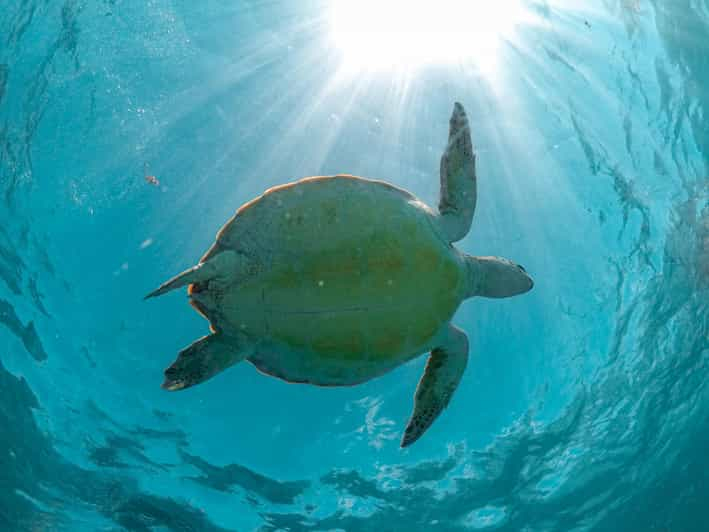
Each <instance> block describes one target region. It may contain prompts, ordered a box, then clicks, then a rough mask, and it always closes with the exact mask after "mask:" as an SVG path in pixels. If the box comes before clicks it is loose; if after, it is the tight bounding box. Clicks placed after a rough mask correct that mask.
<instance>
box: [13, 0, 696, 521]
mask: <svg viewBox="0 0 709 532" xmlns="http://www.w3.org/2000/svg"><path fill="white" fill-rule="evenodd" d="M525 6H526V9H527V11H528V13H530V14H531V15H532V20H533V22H530V23H527V24H525V25H523V26H521V27H519V28H518V30H517V32H516V34H515V37H514V39H513V40H511V41H509V42H507V44H506V45H504V46H503V47H502V49H501V51H500V57H499V63H498V68H497V72H496V73H495V75H494V76H490V75H483V74H482V73H480V72H479V71H478V70H477V69H476V67H475V65H472V64H469V65H443V64H441V65H428V66H425V67H423V68H420V69H418V70H416V71H415V72H405V71H396V72H394V71H392V72H387V71H380V72H376V73H370V74H367V75H364V74H362V75H359V76H356V75H354V76H353V75H344V76H339V75H338V69H339V65H340V60H341V56H340V52H338V50H337V49H336V48H334V46H333V44H332V42H331V40H330V38H329V34H328V30H327V16H326V14H327V5H326V3H324V2H318V1H314V0H309V1H303V2H285V1H284V2H266V1H259V2H256V1H253V2H246V1H232V2H227V1H217V0H204V1H199V2H197V1H187V0H150V1H140V2H139V1H121V0H103V1H98V0H96V1H88V0H62V1H60V0H55V1H52V0H3V2H2V4H1V5H0V530H8V531H15V530H18V531H54V530H57V531H64V530H68V531H96V530H104V531H122V530H131V531H134V530H135V531H165V530H169V531H217V530H219V531H221V530H261V531H269V530H292V531H299V530H322V531H325V530H345V531H348V532H349V531H399V530H401V531H418V530H433V531H462V530H495V531H498V530H500V531H511V532H516V531H529V532H532V531H559V532H569V531H586V530H593V531H623V532H631V531H643V532H645V531H665V532H669V531H671V532H677V531H678V532H683V531H699V532H701V531H703V530H709V510H707V504H708V503H709V458H708V456H707V454H708V451H709V387H708V386H707V377H708V376H709V366H708V364H709V339H708V337H709V2H707V1H706V0H693V1H690V0H672V1H659V0H647V1H645V0H639V1H632V0H623V1H621V0H605V1H600V0H599V1H590V0H589V1H587V2H583V1H574V2H566V3H563V4H562V3H561V2H552V1H541V0H540V1H536V0H534V1H527V2H525ZM374 16H375V15H374ZM451 16H455V14H451ZM456 100H457V101H460V102H462V103H463V104H464V105H465V107H466V110H467V113H468V116H469V119H470V122H471V126H472V130H473V140H474V143H475V145H476V148H477V151H478V174H479V192H478V194H479V202H478V210H477V213H476V217H475V220H474V223H473V227H472V230H471V232H470V234H469V235H468V236H467V237H466V238H465V239H464V240H463V241H461V242H459V244H458V246H459V248H461V249H462V250H464V251H466V252H468V253H473V254H480V255H487V254H496V255H502V256H506V257H509V258H510V259H512V260H515V261H517V262H519V263H521V264H524V266H525V267H526V269H527V270H528V271H529V272H530V273H531V274H532V275H533V276H534V278H535V281H536V285H535V288H534V290H533V291H532V292H530V293H529V294H526V295H524V296H521V297H517V298H511V299H507V300H499V301H493V300H483V299H475V300H470V301H467V302H465V303H464V304H463V305H462V306H461V308H460V310H459V311H458V313H457V315H456V318H455V322H456V324H458V325H459V326H460V327H462V328H463V329H464V330H465V331H466V332H467V333H468V334H469V336H470V339H471V342H470V343H471V359H470V362H469V364H468V368H467V371H466V374H465V376H464V378H463V380H462V382H461V385H460V387H459V388H458V390H457V392H456V394H455V396H454V398H453V400H452V402H451V404H450V406H449V407H448V409H447V410H446V411H445V412H444V414H443V415H442V416H441V417H440V418H439V420H438V421H436V423H435V424H434V425H433V427H432V428H431V429H430V430H429V431H428V433H427V434H426V435H425V437H423V438H422V439H421V440H420V441H418V442H417V443H416V444H415V445H414V446H412V447H411V448H408V449H406V450H400V449H399V446H398V441H399V438H400V436H401V431H402V430H403V427H404V425H405V422H406V419H407V417H408V414H409V411H410V409H411V403H412V395H413V391H414V388H415V385H416V382H417V381H418V378H419V375H420V373H421V371H422V368H423V364H424V362H425V357H421V358H420V359H417V360H415V361H413V362H411V363H409V364H407V365H405V366H403V367H400V368H398V369H397V370H395V371H393V372H391V373H389V374H387V375H385V376H383V377H381V378H379V379H376V380H374V381H371V382H369V383H366V384H364V385H362V386H358V387H352V388H340V389H322V388H316V387H310V386H305V385H289V384H286V383H283V382H281V381H279V380H276V379H271V378H267V377H265V376H263V375H261V374H259V373H258V372H257V371H256V370H255V369H254V368H253V367H251V366H250V365H249V364H240V365H238V366H235V367H234V368H232V369H230V370H229V371H228V372H225V373H223V374H221V375H219V376H218V377H216V378H214V379H213V380H211V381H209V382H208V383H206V384H204V385H202V386H198V387H195V388H193V389H190V390H188V391H185V392H182V393H177V394H170V393H167V392H164V391H163V390H161V389H160V387H159V384H160V383H161V380H162V370H163V368H164V367H165V366H167V365H168V364H169V363H170V362H171V361H172V359H173V358H174V356H175V354H176V353H177V351H178V350H179V349H181V348H182V347H184V346H185V345H187V344H189V343H190V342H191V341H193V340H194V339H195V338H197V337H199V336H201V335H202V334H204V333H205V332H206V331H207V324H206V322H205V321H204V320H203V319H202V318H201V317H200V316H198V315H197V314H196V313H195V312H193V311H192V310H191V309H190V308H189V306H188V305H187V303H186V300H185V297H184V294H171V295H170V296H166V297H164V298H160V299H159V300H153V301H151V302H143V301H142V300H141V298H142V296H143V295H144V294H145V293H147V292H148V291H149V290H151V289H153V288H155V286H156V285H157V284H159V283H160V282H162V281H163V280H164V279H166V278H167V277H168V276H171V275H173V274H175V273H177V272H179V271H181V270H182V269H184V268H186V267H189V266H191V265H192V264H194V263H195V262H196V260H197V259H198V258H199V257H200V255H201V253H202V252H203V251H204V250H205V249H206V248H207V247H208V246H209V245H210V243H211V242H212V241H213V238H214V234H215V232H216V231H217V230H218V228H219V227H220V226H221V225H222V223H223V222H224V221H226V220H227V219H228V217H229V216H230V215H231V214H232V213H233V211H234V210H235V209H236V208H237V207H238V206H239V205H240V204H241V203H243V202H244V201H246V200H248V199H250V198H252V197H253V196H255V195H257V194H259V193H260V192H262V191H263V190H264V189H265V188H267V187H269V186H271V185H274V184H278V183H282V182H285V181H290V180H293V179H296V178H299V177H303V176H307V175H317V174H333V173H340V172H344V173H352V174H358V175H364V176H368V177H374V178H382V179H386V180H389V181H391V182H393V183H395V184H397V185H400V186H403V187H405V188H407V189H409V190H411V191H412V192H414V193H415V194H417V195H418V196H419V197H420V198H421V199H422V200H423V201H425V202H427V203H429V204H431V205H435V204H436V203H437V195H438V160H439V157H440V154H441V152H442V150H443V148H444V146H445V141H446V136H447V127H448V123H447V122H448V117H449V116H450V112H451V110H452V104H453V102H454V101H456ZM145 165H147V169H148V172H149V173H150V174H154V175H156V176H157V177H158V179H159V180H160V186H158V187H155V186H151V185H149V184H147V183H146V182H145V180H144V167H145ZM314 236H315V235H314Z"/></svg>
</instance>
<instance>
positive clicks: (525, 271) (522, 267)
mask: <svg viewBox="0 0 709 532" xmlns="http://www.w3.org/2000/svg"><path fill="white" fill-rule="evenodd" d="M517 267H518V268H519V269H520V270H522V271H523V272H524V273H527V270H525V269H524V266H522V265H521V264H518V265H517Z"/></svg>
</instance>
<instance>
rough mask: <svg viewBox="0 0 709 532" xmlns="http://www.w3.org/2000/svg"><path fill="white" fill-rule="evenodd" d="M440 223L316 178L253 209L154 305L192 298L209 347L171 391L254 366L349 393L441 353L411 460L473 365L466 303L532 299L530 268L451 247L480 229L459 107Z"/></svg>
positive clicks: (378, 187) (424, 391) (380, 194)
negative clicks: (461, 310)
mask: <svg viewBox="0 0 709 532" xmlns="http://www.w3.org/2000/svg"><path fill="white" fill-rule="evenodd" d="M440 176H441V188H440V201H439V204H438V210H437V211H435V210H433V209H431V208H430V207H428V206H427V205H425V204H424V203H422V202H421V201H420V200H418V199H417V198H416V197H415V196H413V195H412V194H410V193H408V192H406V191H405V190H402V189H400V188H398V187H395V186H393V185H391V184H389V183H386V182H384V181H379V180H373V179H365V178H361V177H355V176H351V175H336V176H321V177H308V178H304V179H300V180H299V181H295V182H292V183H288V184H285V185H281V186H276V187H273V188H270V189H268V190H267V191H266V192H264V193H263V194H262V195H261V196H258V197H257V198H255V199H253V200H252V201H249V202H248V203H246V204H245V205H243V206H242V207H241V208H240V209H239V210H238V211H237V212H236V214H235V215H234V217H233V218H232V219H231V220H229V222H228V223H227V224H226V225H225V226H224V227H223V228H222V229H221V230H220V231H219V233H218V234H217V238H216V242H215V243H214V245H212V247H211V248H210V249H209V251H207V253H206V254H205V255H204V256H203V257H202V259H201V260H200V261H199V264H197V265H196V266H194V267H193V268H190V269H189V270H187V271H185V272H183V273H181V274H179V275H177V276H176V277H174V278H172V279H170V280H169V281H167V282H165V283H164V284H163V285H162V286H160V287H159V288H158V289H157V290H155V291H153V292H151V293H150V294H148V295H147V296H146V299H147V298H149V297H153V296H158V295H161V294H164V293H165V292H168V291H170V290H173V289H175V288H178V287H181V286H184V285H187V284H189V288H188V294H189V298H190V303H191V304H192V305H193V306H194V308H195V309H197V311H199V312H200V313H201V314H202V315H203V316H204V317H205V318H207V319H208V320H209V321H210V323H211V331H212V334H210V335H208V336H205V337H203V338H201V339H199V340H197V341H196V342H194V343H193V344H192V345H190V346H189V347H187V348H185V349H184V350H182V351H181V352H180V353H179V356H178V357H177V359H176V360H175V362H174V363H173V364H172V365H171V366H170V367H168V368H167V369H166V370H165V382H164V383H163V385H162V386H163V388H166V389H167V390H181V389H184V388H187V387H189V386H193V385H195V384H199V383H201V382H204V381H205V380H207V379H209V378H210V377H212V376H214V375H215V374H216V373H218V372H220V371H222V370H224V369H226V368H228V367H229V366H231V365H233V364H235V363H237V362H240V361H242V360H248V361H249V362H251V363H252V364H253V365H254V366H256V368H258V369H259V370H260V371H261V372H263V373H265V374H267V375H271V376H274V377H278V378H281V379H283V380H286V381H288V382H299V383H310V384H315V385H319V386H349V385H354V384H359V383H362V382H365V381H367V380H369V379H372V378H374V377H377V376H380V375H382V374H383V373H386V372H387V371H389V370H391V369H394V368H396V367H397V366H400V365H401V364H404V363H406V362H408V361H409V360H411V359H413V358H415V357H417V356H419V355H420V354H421V353H423V352H427V351H430V352H431V354H430V357H429V359H428V363H427V364H426V369H425V371H424V373H423V377H422V378H421V380H420V382H419V384H418V387H417V389H416V393H415V396H414V407H413V413H412V415H411V418H410V420H409V422H408V425H407V427H406V430H405V432H404V435H403V438H402V440H401V446H402V447H405V446H407V445H410V444H411V443H413V442H414V441H416V440H417V439H418V438H419V437H420V436H421V435H422V434H423V433H424V431H426V429H427V428H428V427H429V426H430V425H431V423H432V422H433V421H434V419H436V417H437V416H438V415H439V414H440V413H441V411H442V410H443V409H444V408H445V407H446V405H447V404H448V402H449V401H450V398H451V396H452V394H453V391H454V390H455V389H456V387H457V386H458V383H459V382H460V379H461V376H462V375H463V371H464V369H465V366H466V363H467V360H468V340H467V337H466V335H465V333H464V332H463V331H462V330H460V329H458V328H457V327H455V326H453V325H452V324H451V323H450V320H451V317H452V316H453V314H454V312H455V311H456V309H457V308H458V306H459V305H460V303H461V302H462V301H463V300H464V299H466V298H469V297H473V296H484V297H508V296H513V295H516V294H521V293H523V292H527V291H528V290H530V289H531V288H532V286H533V281H532V278H531V277H530V276H529V275H528V274H527V273H526V271H525V270H524V268H522V267H521V266H519V265H517V264H515V263H513V262H510V261H509V260H506V259H502V258H497V257H473V256H471V255H467V254H465V253H462V252H460V251H458V250H457V249H456V248H455V247H453V246H452V245H451V243H452V242H456V241H458V240H460V239H461V238H463V237H464V236H465V235H466V233H467V232H468V229H469V228H470V224H471V221H472V219H473V212H474V210H475V203H476V195H477V193H476V172H475V154H474V152H473V146H472V142H471V140H470V128H469V126H468V120H467V117H466V115H465V111H464V110H463V106H462V105H460V104H459V103H456V104H455V105H454V108H453V114H452V116H451V119H450V133H449V139H448V145H447V147H446V150H445V152H444V154H443V157H442V159H441V167H440Z"/></svg>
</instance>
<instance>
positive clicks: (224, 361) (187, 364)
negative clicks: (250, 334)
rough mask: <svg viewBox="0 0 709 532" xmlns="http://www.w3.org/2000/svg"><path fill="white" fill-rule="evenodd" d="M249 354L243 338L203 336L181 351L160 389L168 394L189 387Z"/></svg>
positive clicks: (248, 347)
mask: <svg viewBox="0 0 709 532" xmlns="http://www.w3.org/2000/svg"><path fill="white" fill-rule="evenodd" d="M252 351H253V346H252V345H251V343H250V342H249V341H248V340H247V339H246V338H245V337H241V336H239V337H236V336H231V335H226V334H223V333H220V332H216V333H214V334H210V335H209V336H204V337H202V338H200V339H199V340H197V341H196V342H194V343H193V344H192V345H190V346H189V347H187V348H185V349H183V350H182V351H180V354H179V355H177V359H176V360H175V361H174V362H173V363H172V365H171V366H170V367H169V368H167V369H166V370H165V382H163V384H162V387H163V388H164V389H166V390H169V391H176V390H183V389H184V388H189V387H190V386H194V385H195V384H199V383H201V382H204V381H206V380H207V379H209V378H211V377H213V376H214V375H216V374H217V373H219V372H220V371H222V370H225V369H227V368H228V367H230V366H232V365H234V364H236V363H237V362H241V361H242V360H244V359H245V358H246V357H248V356H249V355H250V354H251V353H252Z"/></svg>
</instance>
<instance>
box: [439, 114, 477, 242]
mask: <svg viewBox="0 0 709 532" xmlns="http://www.w3.org/2000/svg"><path fill="white" fill-rule="evenodd" d="M476 181H477V178H476V175H475V152H474V151H473V142H472V140H471V139H470V126H469V125H468V118H467V117H466V116H465V110H464V109H463V106H462V105H461V104H459V103H458V102H456V103H455V105H454V106H453V114H452V115H451V119H450V132H449V134H448V146H447V147H446V151H445V152H444V153H443V156H442V157H441V197H440V199H439V202H438V212H439V214H440V224H441V228H442V229H443V232H444V234H445V235H446V236H447V237H448V240H449V242H457V241H458V240H460V239H461V238H463V237H464V236H465V235H466V234H468V230H469V229H470V224H471V223H472V221H473V214H474V213H475V203H476V201H477V190H476V188H477V185H476Z"/></svg>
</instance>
